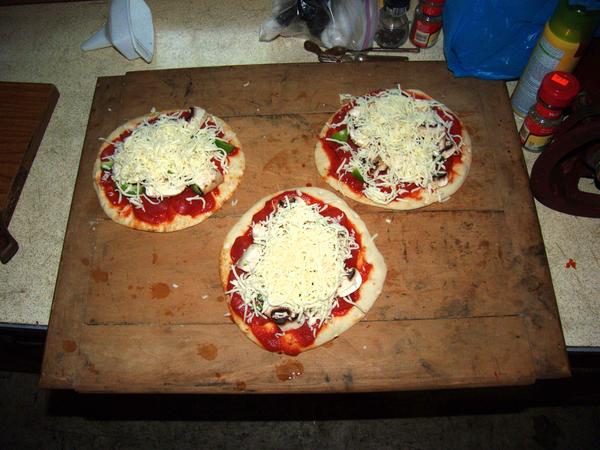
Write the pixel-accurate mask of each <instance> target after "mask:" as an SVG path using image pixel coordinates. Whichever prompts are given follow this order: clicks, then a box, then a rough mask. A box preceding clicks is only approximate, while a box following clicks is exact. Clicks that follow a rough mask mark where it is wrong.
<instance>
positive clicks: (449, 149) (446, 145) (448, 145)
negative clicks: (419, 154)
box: [440, 138, 456, 159]
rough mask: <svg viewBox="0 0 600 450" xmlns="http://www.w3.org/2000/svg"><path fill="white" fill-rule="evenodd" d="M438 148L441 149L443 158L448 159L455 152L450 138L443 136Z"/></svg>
mask: <svg viewBox="0 0 600 450" xmlns="http://www.w3.org/2000/svg"><path fill="white" fill-rule="evenodd" d="M440 150H443V151H442V156H443V158H444V159H448V158H450V157H451V156H452V155H453V154H454V153H455V152H456V146H455V145H454V142H452V141H451V140H450V139H448V138H445V139H444V140H443V141H440Z"/></svg>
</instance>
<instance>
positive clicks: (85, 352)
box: [41, 62, 569, 393]
mask: <svg viewBox="0 0 600 450" xmlns="http://www.w3.org/2000/svg"><path fill="white" fill-rule="evenodd" d="M398 83H401V84H402V86H404V87H407V88H409V87H412V88H419V89H422V90H423V91H425V92H427V93H429V94H430V95H432V96H433V97H434V98H436V99H437V100H439V101H441V102H443V103H445V104H447V105H448V106H449V107H450V108H451V109H452V110H454V111H455V112H456V113H457V114H458V115H459V116H460V117H461V118H462V119H463V121H464V122H465V124H466V127H467V128H468V130H469V132H470V134H471V137H472V141H473V166H472V169H471V173H470V175H469V177H468V179H467V181H466V183H465V185H464V186H463V187H462V188H461V189H460V190H459V191H458V193H457V194H456V195H455V196H454V197H453V198H452V199H451V200H449V201H447V202H445V203H442V204H436V205H432V206H430V207H427V208H423V209H420V210H415V211H410V212H391V211H387V210H383V209H378V208H373V207H369V206H366V205H361V204H358V203H355V202H352V201H350V204H351V206H352V207H353V208H354V209H355V210H356V211H357V212H358V213H359V214H360V215H361V217H362V218H363V219H364V221H365V222H366V224H367V226H368V228H369V230H370V231H371V233H372V234H375V233H376V234H377V235H378V237H377V240H376V243H377V246H378V248H379V249H380V250H381V251H382V253H383V255H384V257H385V259H386V262H387V265H388V277H387V280H386V284H385V287H384V290H383V292H382V294H381V296H380V297H379V299H378V300H377V302H376V303H375V305H374V307H373V308H372V310H371V311H370V312H369V314H368V315H367V317H366V318H365V319H364V320H363V321H361V322H360V323H358V324H357V325H355V326H354V327H353V328H352V329H350V330H349V331H347V332H346V333H344V334H343V335H342V336H340V337H339V338H338V339H336V340H335V341H333V342H332V343H330V344H328V345H325V346H323V347H321V348H318V349H315V350H312V351H309V352H306V353H303V354H301V355H299V356H298V357H289V356H285V355H278V354H274V353H269V352H267V351H264V350H262V349H260V348H258V347H257V346H256V345H254V344H253V343H251V342H250V341H249V340H248V339H247V338H246V337H245V336H244V335H243V334H242V333H241V332H240V331H239V330H238V328H237V326H236V325H234V324H232V323H231V321H230V319H229V318H228V317H225V313H226V312H227V309H226V305H225V302H224V300H225V295H224V293H223V291H222V288H221V285H220V282H219V277H218V254H219V251H220V249H221V246H222V243H223V240H224V237H225V234H226V233H227V231H228V230H229V228H230V227H231V226H232V225H233V224H234V223H235V222H236V221H237V219H238V218H239V216H240V215H241V214H242V213H243V212H244V211H245V210H246V209H247V208H249V207H250V206H251V205H252V204H253V203H254V202H256V200H258V199H259V198H261V197H263V196H264V195H266V194H269V193H271V192H274V191H276V190H279V189H282V188H287V187H294V186H304V185H313V186H321V187H326V185H325V183H324V182H323V181H322V180H321V179H320V178H319V176H318V174H317V171H316V169H315V167H314V160H313V148H314V144H315V141H316V136H317V134H318V132H319V130H320V128H321V127H322V125H323V123H324V122H325V121H326V120H327V118H328V117H329V115H330V114H331V113H332V112H333V111H335V110H336V109H337V108H338V107H339V99H338V94H339V93H350V94H355V95H358V94H362V93H365V92H367V91H370V90H372V89H375V88H388V87H393V86H395V85H397V84H398ZM191 105H199V106H202V107H204V108H206V109H207V110H209V111H211V112H212V113H214V114H216V115H218V116H221V117H222V118H224V119H225V120H227V121H228V122H229V123H230V125H232V127H233V128H234V129H235V130H236V131H237V133H238V136H239V138H240V139H241V141H242V144H243V146H244V151H245V152H246V158H247V167H246V172H245V175H244V178H243V180H242V183H241V185H240V187H239V188H238V190H237V191H236V192H235V194H234V196H233V200H236V201H237V202H228V203H227V204H226V205H225V206H224V207H223V208H222V209H221V210H220V211H218V212H217V213H216V214H215V215H214V216H212V217H211V218H210V219H208V220H207V221H205V222H203V223H202V224H200V225H198V226H195V227H192V228H190V229H187V230H183V231H179V232H176V233H168V234H153V233H145V232H139V231H134V230H130V229H127V228H124V227H122V226H119V225H117V224H115V223H113V222H112V221H111V220H109V219H108V218H107V217H106V216H105V215H104V214H103V212H102V210H101V208H100V206H99V204H98V201H97V199H96V195H95V193H94V191H93V188H92V178H91V172H92V165H93V161H94V158H95V156H96V152H97V149H98V145H99V143H98V138H100V137H105V136H108V134H109V133H110V132H111V130H112V129H114V128H116V127H117V126H118V125H120V124H121V123H122V122H124V121H125V120H127V119H129V118H132V117H136V116H139V115H142V114H145V113H147V112H148V111H150V109H151V108H152V107H156V108H157V109H173V108H183V107H187V106H191ZM390 219H391V223H388V222H390ZM568 375H569V367H568V362H567V358H566V354H565V347H564V340H563V336H562V332H561V328H560V322H559V318H558V313H557V309H556V302H555V298H554V293H553V291H552V284H551V281H550V276H549V271H548V266H547V261H546V256H545V253H544V246H543V244H542V240H541V236H540V230H539V224H538V222H537V216H536V214H535V210H534V204H533V200H532V197H531V193H530V191H529V188H528V178H527V174H526V171H525V167H524V163H523V157H522V153H521V150H520V146H519V140H518V136H517V134H516V131H515V128H514V123H513V119H512V113H511V109H510V105H509V100H508V97H507V94H506V90H505V88H504V85H503V84H502V83H501V82H495V81H482V80H475V79H465V78H462V79H458V78H454V77H453V76H452V75H451V74H450V73H449V72H448V71H447V70H446V67H445V64H444V63H442V62H422V63H419V62H411V63H402V62H399V63H388V62H385V63H362V64H332V65H319V64H287V65H263V66H236V67H218V68H198V69H182V70H165V71H150V72H133V73H128V74H126V75H125V76H124V77H106V78H100V79H98V84H97V88H96V94H95V97H94V102H93V106H92V110H91V114H90V120H89V124H88V130H87V135H86V139H85V143H84V148H83V154H82V158H81V164H80V168H79V174H78V178H77V182H76V186H75V193H74V197H73V203H72V209H71V215H70V218H69V224H68V229H67V234H66V238H65V245H64V249H63V256H62V260H61V264H60V271H59V275H58V281H57V286H56V291H55V297H54V303H53V307H52V313H51V317H50V325H49V331H48V340H47V345H46V352H45V357H44V364H43V370H42V379H41V384H42V386H44V387H47V388H71V389H76V390H79V391H87V392H90V391H95V392H98V391H100V392H203V393H235V392H258V393H267V392H280V393H283V392H298V393H300V392H341V391H347V392H359V391H385V390H403V389H428V388H446V387H458V386H463V387H464V386H492V385H495V386H497V385H515V384H528V383H533V382H534V381H535V380H536V379H540V378H555V377H565V376H568Z"/></svg>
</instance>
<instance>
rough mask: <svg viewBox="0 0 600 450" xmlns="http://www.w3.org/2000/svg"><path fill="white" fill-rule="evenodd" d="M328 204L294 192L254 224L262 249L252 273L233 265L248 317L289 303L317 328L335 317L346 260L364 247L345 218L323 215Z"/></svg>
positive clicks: (289, 307) (256, 240)
mask: <svg viewBox="0 0 600 450" xmlns="http://www.w3.org/2000/svg"><path fill="white" fill-rule="evenodd" d="M324 209H325V208H322V207H320V206H319V205H317V204H311V205H308V204H306V203H305V202H304V201H303V200H301V199H300V198H298V197H289V196H288V197H285V201H284V202H283V206H280V207H279V208H278V209H276V210H275V211H274V212H273V213H272V214H270V215H269V216H268V217H267V218H266V219H265V220H263V221H261V222H259V223H256V224H253V225H252V234H253V236H254V244H256V245H259V246H260V250H261V251H260V256H259V259H258V262H257V263H256V265H255V267H253V268H252V269H251V270H250V271H249V272H242V271H241V270H240V269H238V268H236V267H235V266H232V271H233V274H234V277H235V279H234V280H233V281H232V285H233V289H232V290H231V291H230V292H229V293H233V292H238V293H239V295H240V296H241V298H242V300H243V301H244V320H245V321H247V322H249V321H251V319H252V318H253V317H254V315H258V316H261V317H265V316H266V315H265V313H268V312H269V311H271V310H273V309H276V308H287V310H289V311H290V312H291V316H292V317H298V318H297V319H296V321H297V322H299V323H304V321H307V322H308V325H309V326H310V327H311V329H312V330H313V333H314V332H316V329H317V328H318V327H320V326H321V325H322V324H323V323H324V322H326V321H327V320H329V319H331V317H332V310H333V308H334V307H335V305H336V304H337V297H336V291H337V289H338V287H339V286H340V283H341V282H342V279H343V278H344V277H345V276H346V268H345V261H346V260H347V259H348V258H350V257H351V252H352V250H355V249H358V248H359V247H358V244H357V242H356V239H355V237H354V233H350V232H349V231H348V229H347V228H345V227H344V226H342V225H341V224H340V223H339V218H331V217H325V216H322V215H321V214H319V211H322V210H324Z"/></svg>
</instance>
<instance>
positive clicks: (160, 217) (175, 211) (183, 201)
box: [100, 111, 239, 225]
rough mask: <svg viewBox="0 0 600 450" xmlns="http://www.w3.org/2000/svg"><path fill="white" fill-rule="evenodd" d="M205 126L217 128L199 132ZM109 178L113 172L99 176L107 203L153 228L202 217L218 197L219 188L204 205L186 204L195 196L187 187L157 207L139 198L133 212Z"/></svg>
mask: <svg viewBox="0 0 600 450" xmlns="http://www.w3.org/2000/svg"><path fill="white" fill-rule="evenodd" d="M171 115H173V116H174V115H177V113H174V114H171ZM179 116H180V117H181V118H183V119H185V120H188V121H189V120H190V119H191V117H192V113H191V112H190V111H184V112H182V113H180V114H179ZM158 119H159V117H158V116H157V117H153V118H152V119H150V120H148V123H154V122H156V121H157V120H158ZM207 125H211V126H214V125H216V124H215V122H214V121H212V120H210V119H208V120H207V121H206V122H205V123H204V124H203V125H202V128H204V127H206V126H207ZM133 130H134V129H133V128H132V129H128V130H125V131H123V133H121V134H120V135H119V136H118V137H117V138H115V139H113V140H112V141H111V144H110V145H108V146H107V147H106V148H105V149H104V150H103V151H102V154H101V156H100V158H101V160H105V159H106V158H107V157H109V156H111V155H113V154H114V153H115V150H116V147H115V145H114V144H116V143H118V142H122V141H124V140H125V139H126V138H127V137H129V136H130V135H131V133H132V132H133ZM224 136H225V134H224V133H223V132H222V131H219V132H218V133H217V137H218V138H223V137H224ZM238 153H239V148H237V147H235V148H234V149H233V150H232V151H231V152H230V153H229V154H228V155H227V159H228V160H229V158H230V157H232V156H235V155H237V154H238ZM212 161H213V163H215V166H216V168H217V170H218V171H219V172H220V173H221V174H222V175H223V174H224V172H225V170H224V168H223V166H222V165H221V162H220V161H219V160H218V159H216V158H213V160H212ZM111 175H112V169H109V170H102V172H101V174H100V185H101V186H102V189H103V190H104V193H105V195H106V197H107V199H108V200H109V201H110V203H111V204H112V205H114V206H116V207H118V208H119V209H120V210H121V211H120V212H121V214H123V215H129V214H131V213H133V215H134V216H135V217H136V218H137V219H138V220H141V221H143V222H146V223H149V224H152V225H159V224H161V223H169V222H171V221H173V220H174V219H175V217H177V216H178V215H182V216H191V217H196V216H198V215H199V214H203V213H206V212H209V211H212V210H213V209H214V208H215V206H216V201H215V196H216V195H218V193H219V188H218V187H217V188H215V189H213V190H212V191H210V192H208V193H206V194H204V195H203V196H202V198H203V199H204V202H203V201H202V200H192V201H188V200H187V199H188V198H190V197H196V196H197V194H196V193H195V192H194V191H192V189H191V188H190V187H189V186H188V187H186V188H185V189H184V190H183V192H181V193H179V194H177V195H174V196H171V197H164V198H163V200H162V201H160V202H158V203H156V202H157V199H156V200H154V199H153V201H152V202H151V201H149V200H148V199H147V198H145V197H142V204H143V205H144V208H143V209H142V208H136V207H132V208H127V207H128V206H130V205H131V204H130V203H129V200H127V197H125V196H123V195H119V191H118V190H117V188H116V187H115V183H114V181H113V180H112V178H111ZM155 203H156V204H155ZM131 206H133V205H131Z"/></svg>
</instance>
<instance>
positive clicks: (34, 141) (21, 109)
mask: <svg viewBox="0 0 600 450" xmlns="http://www.w3.org/2000/svg"><path fill="white" fill-rule="evenodd" d="M57 101H58V90H57V89H56V87H55V86H54V85H53V84H38V83H9V82H0V260H1V261H2V262H3V263H7V262H8V261H9V260H10V259H11V258H12V257H13V255H14V254H15V253H16V251H17V249H18V245H17V243H16V241H15V240H14V239H13V237H12V236H11V235H10V233H9V232H8V225H9V223H10V219H11V218H12V214H13V212H14V209H15V207H16V206H17V201H18V200H19V197H20V195H21V191H22V190H23V186H24V185H25V180H27V175H28V174H29V169H30V168H31V165H32V164H33V160H34V158H35V155H36V153H37V150H38V147H39V146H40V143H41V142H42V137H43V136H44V132H45V131H46V126H47V125H48V122H49V121H50V117H51V116H52V112H53V111H54V106H56V102H57Z"/></svg>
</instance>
